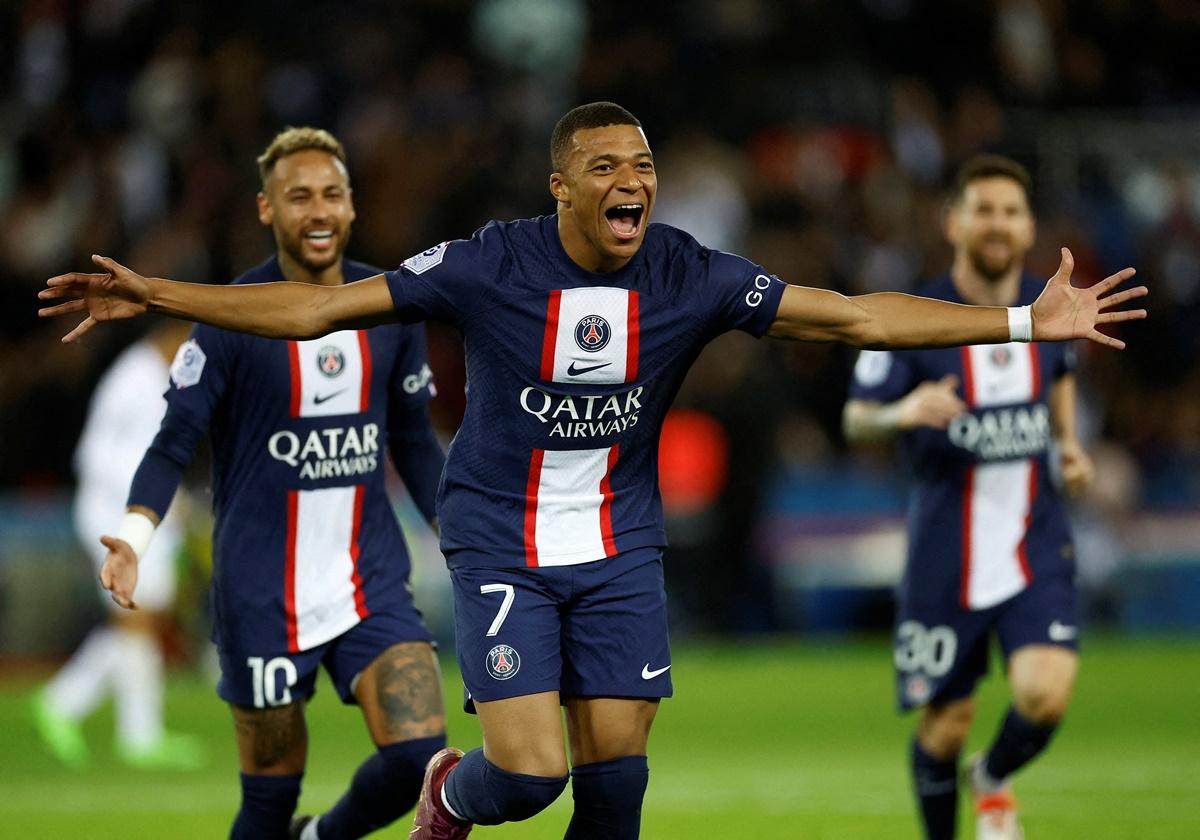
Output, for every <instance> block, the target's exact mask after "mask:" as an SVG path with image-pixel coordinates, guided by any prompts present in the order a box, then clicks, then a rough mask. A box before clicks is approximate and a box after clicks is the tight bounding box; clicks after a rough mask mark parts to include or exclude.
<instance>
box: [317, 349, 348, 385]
mask: <svg viewBox="0 0 1200 840" xmlns="http://www.w3.org/2000/svg"><path fill="white" fill-rule="evenodd" d="M345 366H346V357H345V355H344V354H343V353H342V351H341V350H339V349H337V348H336V347H332V346H330V347H322V348H321V350H320V352H319V353H317V368H318V369H319V370H320V371H321V373H323V374H325V375H326V376H328V377H329V378H331V379H332V378H333V377H335V376H337V375H338V374H339V373H341V372H342V368H344V367H345Z"/></svg>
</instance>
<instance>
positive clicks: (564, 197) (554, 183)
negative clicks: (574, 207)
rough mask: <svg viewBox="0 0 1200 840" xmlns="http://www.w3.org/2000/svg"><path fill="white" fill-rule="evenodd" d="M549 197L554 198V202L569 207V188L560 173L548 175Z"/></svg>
mask: <svg viewBox="0 0 1200 840" xmlns="http://www.w3.org/2000/svg"><path fill="white" fill-rule="evenodd" d="M550 195H552V196H554V200H555V201H557V202H558V203H559V204H565V205H566V206H568V207H570V206H571V188H570V187H569V186H567V182H566V180H565V179H564V178H563V175H562V173H561V172H552V173H550Z"/></svg>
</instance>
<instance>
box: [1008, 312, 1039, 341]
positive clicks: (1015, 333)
mask: <svg viewBox="0 0 1200 840" xmlns="http://www.w3.org/2000/svg"><path fill="white" fill-rule="evenodd" d="M1008 340H1009V341H1025V342H1029V341H1033V308H1032V307H1029V306H1010V307H1008Z"/></svg>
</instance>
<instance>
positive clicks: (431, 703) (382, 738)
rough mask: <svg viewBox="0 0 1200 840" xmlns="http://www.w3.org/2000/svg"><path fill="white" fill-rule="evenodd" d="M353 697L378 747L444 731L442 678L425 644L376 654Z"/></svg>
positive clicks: (429, 649) (355, 688)
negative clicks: (360, 708)
mask: <svg viewBox="0 0 1200 840" xmlns="http://www.w3.org/2000/svg"><path fill="white" fill-rule="evenodd" d="M354 696H355V698H356V699H357V700H358V705H359V706H360V707H362V711H363V718H364V719H365V720H366V722H367V730H368V731H369V732H370V733H371V740H373V741H374V742H375V743H376V745H378V746H383V745H385V744H394V743H396V742H398V741H411V740H413V739H415V738H431V737H433V736H435V735H441V734H442V733H443V732H445V731H446V714H445V711H444V706H443V705H442V679H441V674H440V672H439V671H438V662H437V655H436V654H435V653H434V651H433V646H432V645H431V644H429V643H428V642H403V643H401V644H397V645H392V646H391V647H389V648H388V649H387V650H385V651H384V652H383V653H381V654H379V656H377V657H376V658H375V660H374V661H373V662H372V663H371V664H370V665H368V666H367V667H366V669H364V670H363V671H362V673H361V675H360V676H359V678H358V680H356V681H355V685H354Z"/></svg>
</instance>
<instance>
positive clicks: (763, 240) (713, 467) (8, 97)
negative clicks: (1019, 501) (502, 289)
mask: <svg viewBox="0 0 1200 840" xmlns="http://www.w3.org/2000/svg"><path fill="white" fill-rule="evenodd" d="M1198 43H1200V3H1197V2H1194V0H991V2H973V3H948V2H933V0H790V2H774V1H773V0H738V2H722V1H721V0H689V2H662V3H642V4H636V5H634V4H623V3H599V2H584V0H486V1H485V2H478V3H471V2H464V0H423V1H420V0H417V1H414V2H401V3H397V2H356V3H343V2H339V3H332V2H329V3H320V2H311V3H303V2H294V0H293V2H282V0H260V2H253V3H230V2H171V3H161V2H152V0H75V2H67V1H66V0H61V1H60V2H56V1H55V0H39V1H37V2H26V3H20V2H15V3H5V4H2V5H0V360H2V361H0V655H7V656H9V657H14V658H15V657H25V656H40V655H46V654H50V653H54V652H57V651H60V650H64V649H66V647H68V646H69V644H70V642H71V641H72V640H73V639H74V638H78V633H79V632H80V627H82V626H84V625H85V624H86V622H87V621H88V620H89V619H90V618H94V616H95V615H97V614H99V606H98V605H97V602H96V599H95V596H94V594H93V587H92V584H91V582H90V567H89V566H88V564H87V561H86V560H85V559H84V558H83V555H82V553H81V552H80V550H79V549H78V547H77V544H76V542H75V539H76V538H75V536H74V534H73V533H72V531H71V529H70V527H69V516H68V509H69V502H70V495H71V490H72V485H73V477H72V471H71V454H72V450H73V448H74V445H75V442H76V440H77V437H78V434H79V430H80V426H81V424H82V420H83V416H84V413H85V411H86V408H87V401H88V397H89V394H90V392H91V389H92V387H93V385H94V383H95V381H96V379H97V377H98V376H99V374H100V373H101V372H102V370H103V369H104V367H105V366H106V364H107V363H108V362H109V361H111V359H112V358H113V357H114V356H115V355H116V353H117V352H118V351H119V350H120V349H121V348H122V347H124V346H125V345H127V344H128V343H129V342H130V341H132V340H133V339H134V338H136V336H137V334H138V332H137V331H138V329H139V327H136V326H125V325H122V326H120V327H118V328H106V329H101V330H97V331H95V332H93V333H92V334H91V335H90V336H89V337H88V340H87V341H86V342H84V343H83V344H80V345H75V346H70V347H64V346H62V345H60V344H59V341H58V339H59V336H60V335H62V334H63V333H64V332H66V330H67V329H68V328H69V324H68V323H67V322H66V321H65V320H57V321H51V322H42V321H39V320H38V318H37V317H36V309H37V301H36V297H35V295H36V292H37V290H38V289H39V288H40V287H41V286H42V285H43V283H44V281H45V278H46V277H48V276H51V275H54V274H57V273H60V272H63V271H67V270H79V269H85V268H86V267H87V266H88V265H89V261H88V255H90V254H92V253H103V254H107V255H111V256H113V257H115V258H117V259H119V260H122V261H125V262H128V263H130V264H131V265H133V266H134V267H136V268H137V269H138V270H139V271H141V272H143V273H147V274H154V275H159V276H169V277H172V278H176V279H184V280H195V281H204V282H221V281H225V280H228V279H229V278H231V277H233V276H235V275H236V274H239V273H241V272H242V271H244V270H246V269H247V268H249V267H250V266H252V265H254V264H256V263H257V262H259V261H261V260H262V259H263V258H264V257H265V256H267V255H268V254H269V253H270V251H271V249H272V248H273V243H272V241H271V239H270V236H269V233H268V232H267V231H266V230H265V229H264V228H262V226H261V225H260V224H259V222H258V219H257V216H256V211H255V205H254V195H255V193H256V191H257V189H258V178H257V171H256V168H255V165H254V158H255V156H256V155H257V154H259V153H260V152H261V151H262V149H263V148H264V147H265V145H266V144H267V142H268V141H269V140H270V138H271V137H272V136H273V135H274V134H275V133H276V132H277V131H279V130H280V129H281V128H283V127H284V126H287V125H301V124H311V125H318V126H322V127H325V128H328V129H330V130H332V131H333V132H334V133H335V134H336V135H338V137H340V138H341V139H342V141H343V142H344V143H345V144H346V146H347V151H348V154H349V159H350V170H351V175H352V183H353V186H354V200H355V202H356V205H357V210H358V221H357V222H356V224H355V230H354V237H353V240H352V243H351V246H350V251H349V254H350V255H351V256H353V257H355V258H357V259H362V260H366V261H369V262H373V263H375V264H377V265H380V266H383V267H387V268H391V267H394V266H395V265H396V264H397V263H399V262H400V261H401V260H403V259H404V258H406V257H408V256H410V255H412V254H413V253H416V252H418V251H420V250H422V249H424V248H426V247H429V246H430V245H433V244H436V243H438V242H440V241H442V240H444V239H447V238H456V237H465V236H469V235H470V233H471V232H472V231H473V230H475V229H476V228H477V227H479V226H481V225H483V224H484V223H486V222H487V221H488V220H489V219H491V218H511V217H517V216H531V215H538V214H541V213H547V212H552V210H553V205H552V202H551V201H550V199H549V195H548V192H547V177H548V174H549V151H548V137H549V132H550V129H551V127H552V126H553V124H554V122H555V120H556V119H557V117H558V116H559V115H560V114H561V113H562V112H563V111H565V110H566V109H568V108H570V107H572V106H573V105H576V104H579V103H581V102H586V101H591V100H596V99H611V100H615V101H617V102H619V103H621V104H623V105H625V106H626V107H628V108H630V109H631V110H632V111H633V112H634V113H635V114H637V115H638V116H639V117H640V119H641V120H642V121H643V123H644V124H645V128H646V134H647V136H648V138H649V140H650V143H651V146H652V148H653V149H654V151H655V153H656V155H657V158H658V169H659V183H660V192H659V203H658V205H657V209H656V211H655V217H656V219H657V220H658V221H664V222H669V223H672V224H676V225H678V226H680V227H683V228H685V229H687V230H689V231H690V232H691V233H693V234H694V235H695V236H696V237H697V238H698V239H699V240H700V241H701V242H703V243H705V244H707V245H710V246H712V247H717V248H721V249H724V250H730V251H735V252H738V253H741V254H743V255H745V256H748V257H750V258H752V259H754V260H756V261H759V262H762V263H763V264H765V265H766V266H767V267H768V268H769V269H770V270H771V271H773V272H775V273H777V274H778V275H779V276H781V277H783V278H784V279H786V280H789V281H791V282H795V283H801V284H805V285H813V286H821V287H826V288H832V289H837V290H839V291H843V292H847V293H860V292H868V291H879V290H885V289H886V290H901V291H904V290H910V289H912V288H913V287H914V286H915V285H916V284H918V283H919V282H920V281H921V280H922V279H923V278H928V277H930V276H932V275H934V274H937V273H940V272H942V271H944V270H945V269H946V267H947V266H948V263H949V249H948V247H947V245H946V244H945V242H944V240H943V238H942V236H941V228H940V218H941V211H942V206H943V201H944V196H945V193H944V190H945V187H946V184H947V181H948V179H949V177H950V176H951V175H952V173H953V172H954V169H955V168H956V166H957V165H958V164H959V163H961V162H962V161H963V160H965V159H966V158H967V157H969V156H971V155H973V154H975V153H977V152H981V151H994V152H1000V153H1003V154H1007V155H1010V156H1012V157H1015V158H1017V159H1018V160H1020V161H1022V162H1023V163H1025V164H1026V165H1028V166H1029V168H1030V169H1031V171H1032V172H1033V174H1034V178H1035V188H1036V195H1035V197H1034V198H1035V207H1036V211H1037V214H1038V226H1039V227H1038V231H1039V235H1038V244H1037V247H1036V249H1035V251H1034V252H1033V254H1032V256H1031V261H1030V268H1031V270H1033V271H1034V272H1036V273H1039V274H1042V275H1045V276H1049V274H1050V273H1052V272H1053V270H1054V268H1055V266H1056V265H1057V253H1058V248H1059V246H1062V245H1067V246H1069V247H1070V248H1071V249H1072V250H1073V252H1074V254H1075V257H1076V262H1077V266H1078V269H1077V277H1080V278H1081V279H1082V282H1093V281H1095V280H1096V279H1099V278H1100V277H1102V276H1104V275H1105V274H1107V273H1110V272H1111V271H1115V270H1117V269H1119V268H1121V267H1123V266H1125V265H1134V266H1136V267H1137V268H1138V269H1139V272H1140V279H1141V280H1142V281H1143V282H1146V283H1147V284H1148V285H1149V286H1150V287H1151V290H1152V297H1151V302H1150V307H1151V317H1150V319H1149V320H1148V321H1146V322H1143V323H1141V324H1138V325H1134V326H1130V327H1125V328H1122V330H1121V337H1122V338H1124V339H1125V340H1126V341H1128V343H1129V349H1128V350H1126V351H1125V352H1122V353H1117V352H1111V351H1106V350H1098V349H1095V348H1093V347H1090V346H1089V347H1080V348H1079V349H1080V355H1081V370H1080V383H1081V396H1082V405H1081V408H1082V411H1081V418H1080V422H1081V424H1082V433H1083V438H1084V440H1085V441H1086V443H1087V445H1088V446H1089V448H1090V449H1091V451H1092V453H1093V455H1094V457H1095V458H1096V462H1097V466H1098V481H1097V483H1096V487H1095V489H1094V491H1093V492H1092V493H1091V495H1090V496H1089V497H1088V498H1087V499H1085V500H1084V501H1083V502H1081V503H1080V504H1078V505H1076V506H1075V508H1074V510H1073V516H1074V518H1075V520H1076V526H1077V535H1078V538H1079V552H1078V554H1079V569H1080V576H1081V582H1082V584H1083V586H1084V591H1085V594H1086V605H1087V613H1088V616H1089V620H1090V621H1091V622H1092V623H1094V624H1102V625H1106V626H1108V627H1112V628H1117V629H1119V630H1122V631H1125V632H1139V631H1147V630H1167V631H1172V632H1178V631H1190V632H1200V365H1198V364H1197V355H1198V353H1200V339H1198V338H1197V330H1196V327H1195V325H1196V322H1197V315H1198V314H1200V84H1198V82H1200V50H1197V49H1196V45H1197V44H1198ZM430 353H431V358H432V363H433V367H434V371H435V374H436V376H437V378H438V382H439V388H440V396H439V398H438V399H437V400H436V401H435V404H434V411H435V415H436V419H437V422H438V425H439V428H440V429H441V430H442V432H443V433H444V434H445V435H446V437H447V438H448V437H449V436H450V435H452V434H453V431H454V429H455V428H456V425H457V422H458V419H459V417H460V416H461V410H462V402H463V398H462V391H463V375H462V364H461V353H460V347H459V344H458V338H457V335H456V334H455V333H454V332H453V331H451V330H447V329H445V328H433V329H431V330H430ZM853 361H854V355H853V353H852V352H851V351H850V350H848V349H847V348H843V347H836V346H829V347H826V346H813V345H806V346H789V345H784V344H782V343H772V342H770V341H761V342H754V341H751V340H749V339H748V338H746V337H745V336H740V335H737V336H727V337H724V338H722V339H720V340H719V341H718V342H717V343H716V344H714V345H713V346H712V347H711V348H710V349H709V351H707V352H706V353H705V355H704V356H702V358H701V360H700V362H699V364H698V365H697V366H696V368H695V369H694V371H693V374H692V376H691V378H690V379H689V380H688V382H687V384H686V385H685V387H684V390H683V392H682V393H681V395H680V397H679V399H678V401H677V411H676V412H675V413H674V414H673V415H672V417H671V419H670V421H669V423H668V425H667V429H666V431H665V434H664V441H663V451H662V462H663V485H664V496H665V499H666V502H667V508H668V517H669V523H668V530H669V533H670V536H671V539H672V546H673V547H672V550H671V552H670V554H669V556H668V569H669V573H670V576H671V580H670V581H669V584H668V588H669V590H670V592H671V596H672V599H673V601H674V605H673V620H674V622H675V625H676V631H677V632H679V633H688V632H693V633H703V634H707V633H725V632H737V633H746V632H755V631H806V632H815V631H823V632H835V633H841V632H850V631H855V630H859V629H863V628H874V629H880V628H883V627H886V626H887V625H888V623H889V621H890V609H891V607H890V594H889V592H890V587H891V585H892V584H893V583H894V581H895V579H896V577H897V575H898V572H899V567H900V560H901V557H902V549H903V536H902V530H901V527H902V516H903V506H904V501H903V493H904V486H903V473H902V470H900V468H899V465H898V464H897V463H896V461H895V459H894V457H893V454H892V453H891V452H890V451H887V450H884V449H881V450H878V451H868V452H861V451H860V452H856V453H850V452H848V451H847V449H846V446H845V444H844V441H843V440H842V438H841V434H840V431H839V422H840V412H841V407H842V403H843V400H844V397H845V393H846V387H847V383H848V379H849V374H850V368H851V366H852V365H853ZM206 480H207V479H206V476H205V474H204V470H203V469H198V470H197V471H196V475H195V477H194V481H193V484H194V490H195V492H196V493H197V494H198V495H199V496H200V497H201V498H203V494H204V489H205V483H206ZM398 504H399V507H400V511H401V515H402V517H403V519H404V520H405V522H406V524H413V523H415V522H416V517H414V516H413V514H412V511H411V509H409V508H408V507H407V506H406V503H404V502H403V501H402V500H401V501H400V502H398ZM200 507H203V505H201V506H200ZM196 530H197V533H198V534H201V535H202V534H203V531H204V524H203V518H202V517H201V518H200V521H199V524H198V525H197V526H196ZM411 538H412V539H413V541H414V542H415V543H416V544H417V554H418V555H419V556H418V566H417V571H416V577H417V581H416V582H417V586H418V589H419V590H421V592H422V593H423V597H425V598H427V599H428V603H427V608H428V610H429V612H430V613H431V618H432V619H433V621H434V623H435V624H438V623H439V622H444V621H445V620H446V618H447V617H448V613H447V612H446V609H448V608H446V607H445V605H444V596H445V593H444V589H443V585H444V584H443V582H444V578H442V577H439V575H440V572H439V569H440V565H441V560H440V557H438V556H437V554H436V551H434V550H433V549H432V547H431V538H430V536H429V535H428V534H427V533H425V532H423V530H422V526H420V525H419V524H413V528H412V529H411ZM193 542H194V554H195V555H197V556H198V557H199V566H200V568H201V570H202V569H203V564H204V558H203V554H204V551H205V545H204V539H203V537H202V536H198V537H197V539H196V540H194V541H193ZM202 577H203V574H202V571H201V572H200V573H198V574H197V575H196V582H195V586H194V588H193V596H194V598H195V601H196V603H197V604H199V603H201V602H202V595H201V593H202V591H203V580H202ZM48 601H56V602H57V603H60V604H63V603H65V604H69V605H73V606H75V607H77V609H72V610H65V611H60V612H58V615H59V616H60V617H59V618H57V619H56V620H55V622H54V625H53V626H51V627H47V626H46V625H47V622H46V619H45V613H44V612H40V611H39V610H40V607H39V606H38V605H40V604H45V603H46V602H48ZM439 604H441V606H438V605H439ZM192 612H194V613H201V614H202V609H201V608H200V607H198V606H196V607H194V608H193V610H192ZM196 622H197V623H202V618H197V619H196ZM439 629H441V630H442V633H443V635H448V633H449V629H448V627H447V626H446V625H445V624H444V623H443V624H442V626H441V627H440V628H439Z"/></svg>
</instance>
